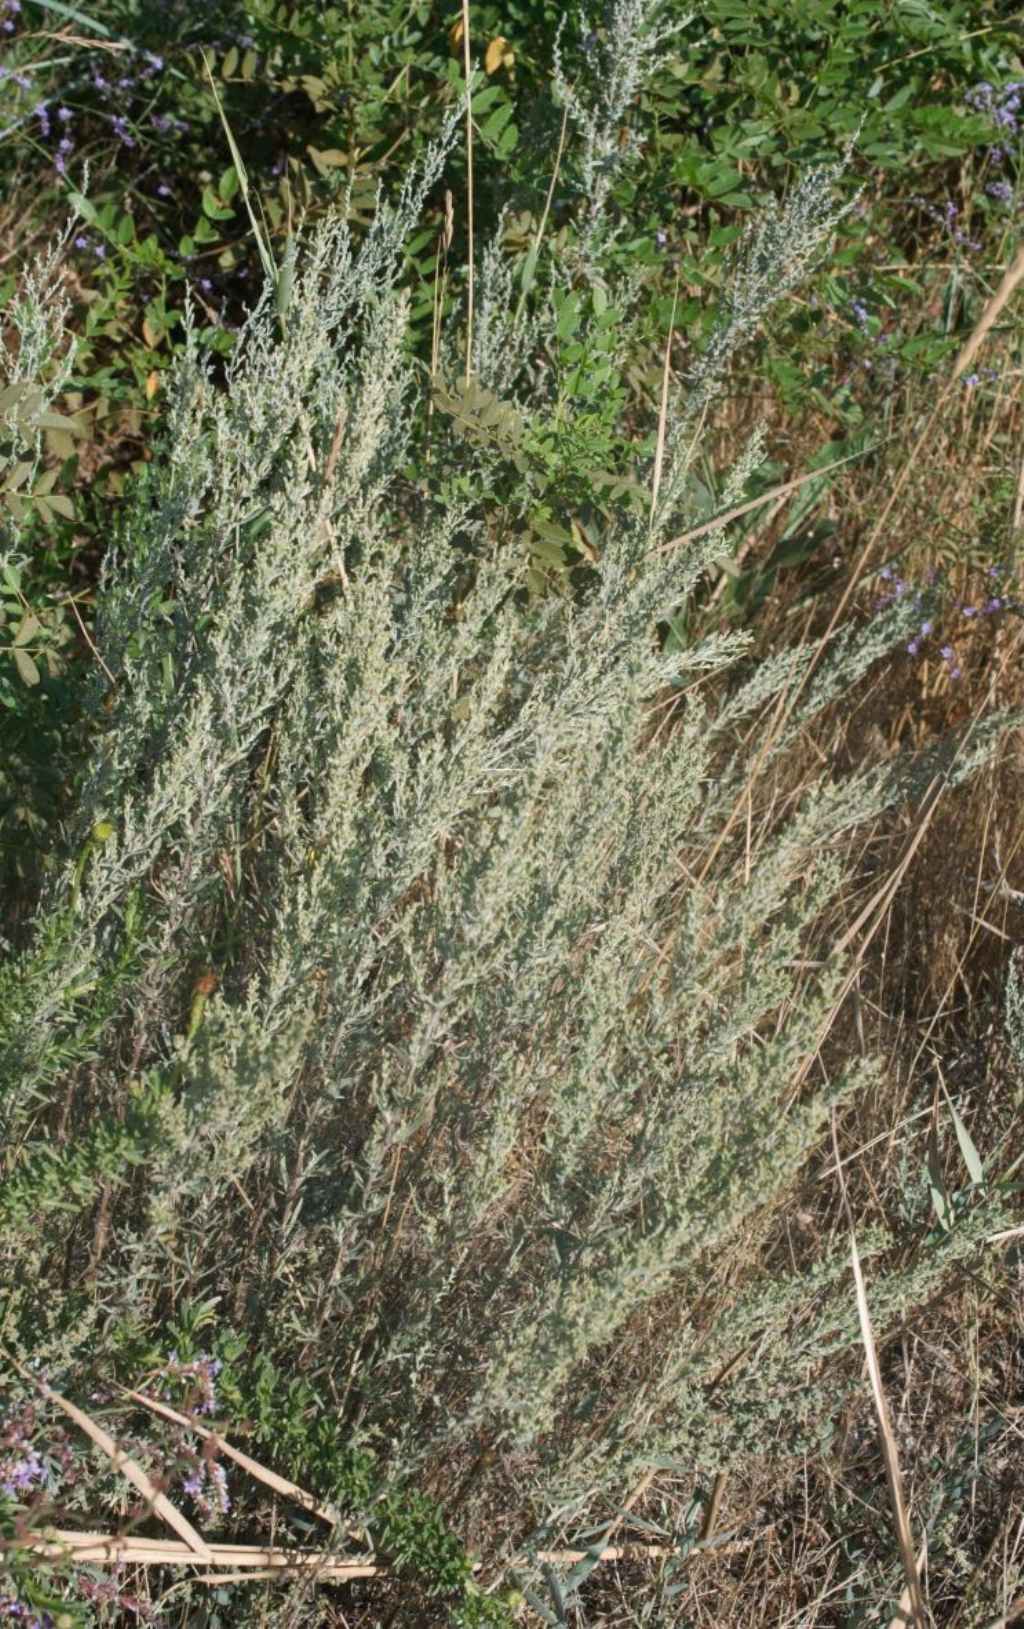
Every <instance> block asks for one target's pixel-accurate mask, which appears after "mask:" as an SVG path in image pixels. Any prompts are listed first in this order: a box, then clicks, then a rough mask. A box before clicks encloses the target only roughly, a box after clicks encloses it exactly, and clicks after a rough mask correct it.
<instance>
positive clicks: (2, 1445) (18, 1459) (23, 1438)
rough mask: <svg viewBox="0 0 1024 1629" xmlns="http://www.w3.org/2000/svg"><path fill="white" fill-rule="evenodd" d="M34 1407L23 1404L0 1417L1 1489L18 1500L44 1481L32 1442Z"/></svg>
mask: <svg viewBox="0 0 1024 1629" xmlns="http://www.w3.org/2000/svg"><path fill="white" fill-rule="evenodd" d="M35 1423H36V1417H35V1410H34V1409H33V1408H32V1407H31V1406H30V1405H29V1404H27V1403H26V1404H24V1405H23V1406H22V1407H21V1408H20V1409H18V1410H12V1411H10V1412H9V1413H7V1414H5V1415H4V1416H3V1418H2V1419H0V1492H2V1493H5V1494H6V1495H7V1497H8V1498H9V1499H18V1500H20V1499H21V1498H22V1497H23V1495H24V1494H26V1493H31V1491H32V1490H33V1488H37V1487H40V1486H41V1485H43V1484H44V1483H45V1481H46V1467H45V1466H44V1464H43V1462H42V1460H41V1459H40V1457H39V1454H38V1451H37V1450H36V1448H35V1447H34V1446H33V1442H32V1438H33V1434H34V1431H35Z"/></svg>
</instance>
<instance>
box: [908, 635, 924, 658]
mask: <svg viewBox="0 0 1024 1629" xmlns="http://www.w3.org/2000/svg"><path fill="white" fill-rule="evenodd" d="M920 649H921V641H920V640H919V639H912V640H911V641H910V644H909V645H908V646H907V652H908V654H909V655H910V656H916V655H917V653H918V651H919V650H920Z"/></svg>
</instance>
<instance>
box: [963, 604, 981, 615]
mask: <svg viewBox="0 0 1024 1629" xmlns="http://www.w3.org/2000/svg"><path fill="white" fill-rule="evenodd" d="M977 615H978V607H977V606H976V605H965V606H964V616H965V617H976V616H977Z"/></svg>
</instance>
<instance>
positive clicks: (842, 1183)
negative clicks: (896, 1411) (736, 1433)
mask: <svg viewBox="0 0 1024 1629" xmlns="http://www.w3.org/2000/svg"><path fill="white" fill-rule="evenodd" d="M832 1148H833V1151H834V1153H835V1157H836V1168H837V1171H838V1175H839V1190H840V1193H841V1195H842V1201H843V1209H844V1210H845V1212H846V1220H847V1226H848V1227H849V1230H850V1251H851V1259H852V1264H853V1277H854V1283H855V1286H856V1292H857V1314H858V1317H859V1319H860V1326H861V1335H862V1338H863V1342H864V1352H865V1356H866V1358H867V1366H868V1374H869V1376H870V1378H871V1391H872V1396H873V1398H874V1404H875V1413H876V1416H877V1419H878V1434H879V1443H880V1446H881V1450H882V1459H883V1461H884V1464H885V1474H886V1479H887V1480H888V1483H889V1495H890V1498H891V1500H892V1508H893V1516H894V1519H895V1522H896V1536H897V1540H898V1543H899V1547H900V1556H901V1559H902V1561H903V1571H904V1575H905V1577H906V1580H907V1590H906V1592H907V1598H908V1606H909V1612H910V1624H911V1626H912V1629H927V1623H928V1617H927V1615H926V1612H925V1605H924V1597H923V1595H922V1592H921V1580H920V1577H919V1575H918V1568H917V1563H916V1562H915V1560H914V1547H913V1543H912V1541H911V1537H910V1523H909V1521H908V1520H907V1509H906V1501H905V1500H904V1497H903V1478H902V1476H901V1474H900V1463H899V1455H898V1453H897V1450H896V1438H895V1435H894V1433H893V1429H892V1421H891V1419H890V1417H889V1405H888V1402H887V1401H886V1396H885V1390H884V1388H883V1386H882V1375H881V1371H880V1369H879V1367H878V1350H877V1347H876V1346H875V1337H874V1332H873V1330H872V1327H871V1313H870V1310H869V1308H868V1301H867V1293H866V1291H865V1288H864V1277H863V1274H862V1273H861V1266H860V1256H859V1254H858V1251H857V1234H856V1229H855V1227H854V1223H853V1211H852V1209H851V1207H850V1198H849V1194H848V1192H847V1188H846V1175H845V1173H844V1171H843V1170H842V1165H841V1161H840V1155H839V1136H838V1133H837V1131H836V1116H835V1110H833V1112H832Z"/></svg>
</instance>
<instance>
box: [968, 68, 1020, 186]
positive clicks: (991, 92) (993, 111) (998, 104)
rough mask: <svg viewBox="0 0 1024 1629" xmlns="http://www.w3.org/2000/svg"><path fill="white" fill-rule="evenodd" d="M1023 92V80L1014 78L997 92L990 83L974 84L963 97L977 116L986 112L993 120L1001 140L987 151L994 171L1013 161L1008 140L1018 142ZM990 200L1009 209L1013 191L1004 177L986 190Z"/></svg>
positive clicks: (991, 183) (993, 182) (984, 81)
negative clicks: (1010, 159) (1010, 160)
mask: <svg viewBox="0 0 1024 1629" xmlns="http://www.w3.org/2000/svg"><path fill="white" fill-rule="evenodd" d="M1022 92H1024V79H1014V80H1011V82H1010V83H1009V84H1008V85H1004V86H1003V88H1002V90H999V91H997V90H995V89H994V88H993V86H991V85H990V84H989V83H988V81H987V80H983V81H982V83H981V84H980V85H975V86H974V87H973V89H972V90H969V91H968V92H967V94H966V96H965V97H964V100H965V102H966V103H967V106H968V107H969V108H971V109H973V111H974V112H975V113H984V114H986V115H987V116H988V118H989V119H991V121H992V123H993V124H994V125H995V127H996V129H997V130H998V132H999V140H998V141H997V142H996V143H994V144H993V145H992V146H991V147H990V148H989V149H988V162H989V164H991V165H992V167H993V168H994V169H1000V168H1001V167H1002V165H1003V164H1005V163H1006V162H1007V160H1008V159H1009V158H1010V156H1011V153H1010V148H1009V146H1008V145H1007V143H1008V141H1010V140H1013V139H1014V138H1017V140H1018V141H1019V139H1020V137H1021V135H1022V133H1024V132H1022V129H1021V93H1022ZM985 191H986V193H987V194H988V196H989V197H990V198H994V199H995V200H996V202H997V203H1001V204H1006V205H1007V206H1009V205H1010V204H1012V203H1013V200H1014V196H1015V193H1014V188H1013V186H1012V185H1011V183H1010V182H1009V181H1006V180H1004V179H1003V178H1002V177H1000V178H998V179H997V180H995V181H990V182H989V184H988V186H987V187H986V188H985Z"/></svg>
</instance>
